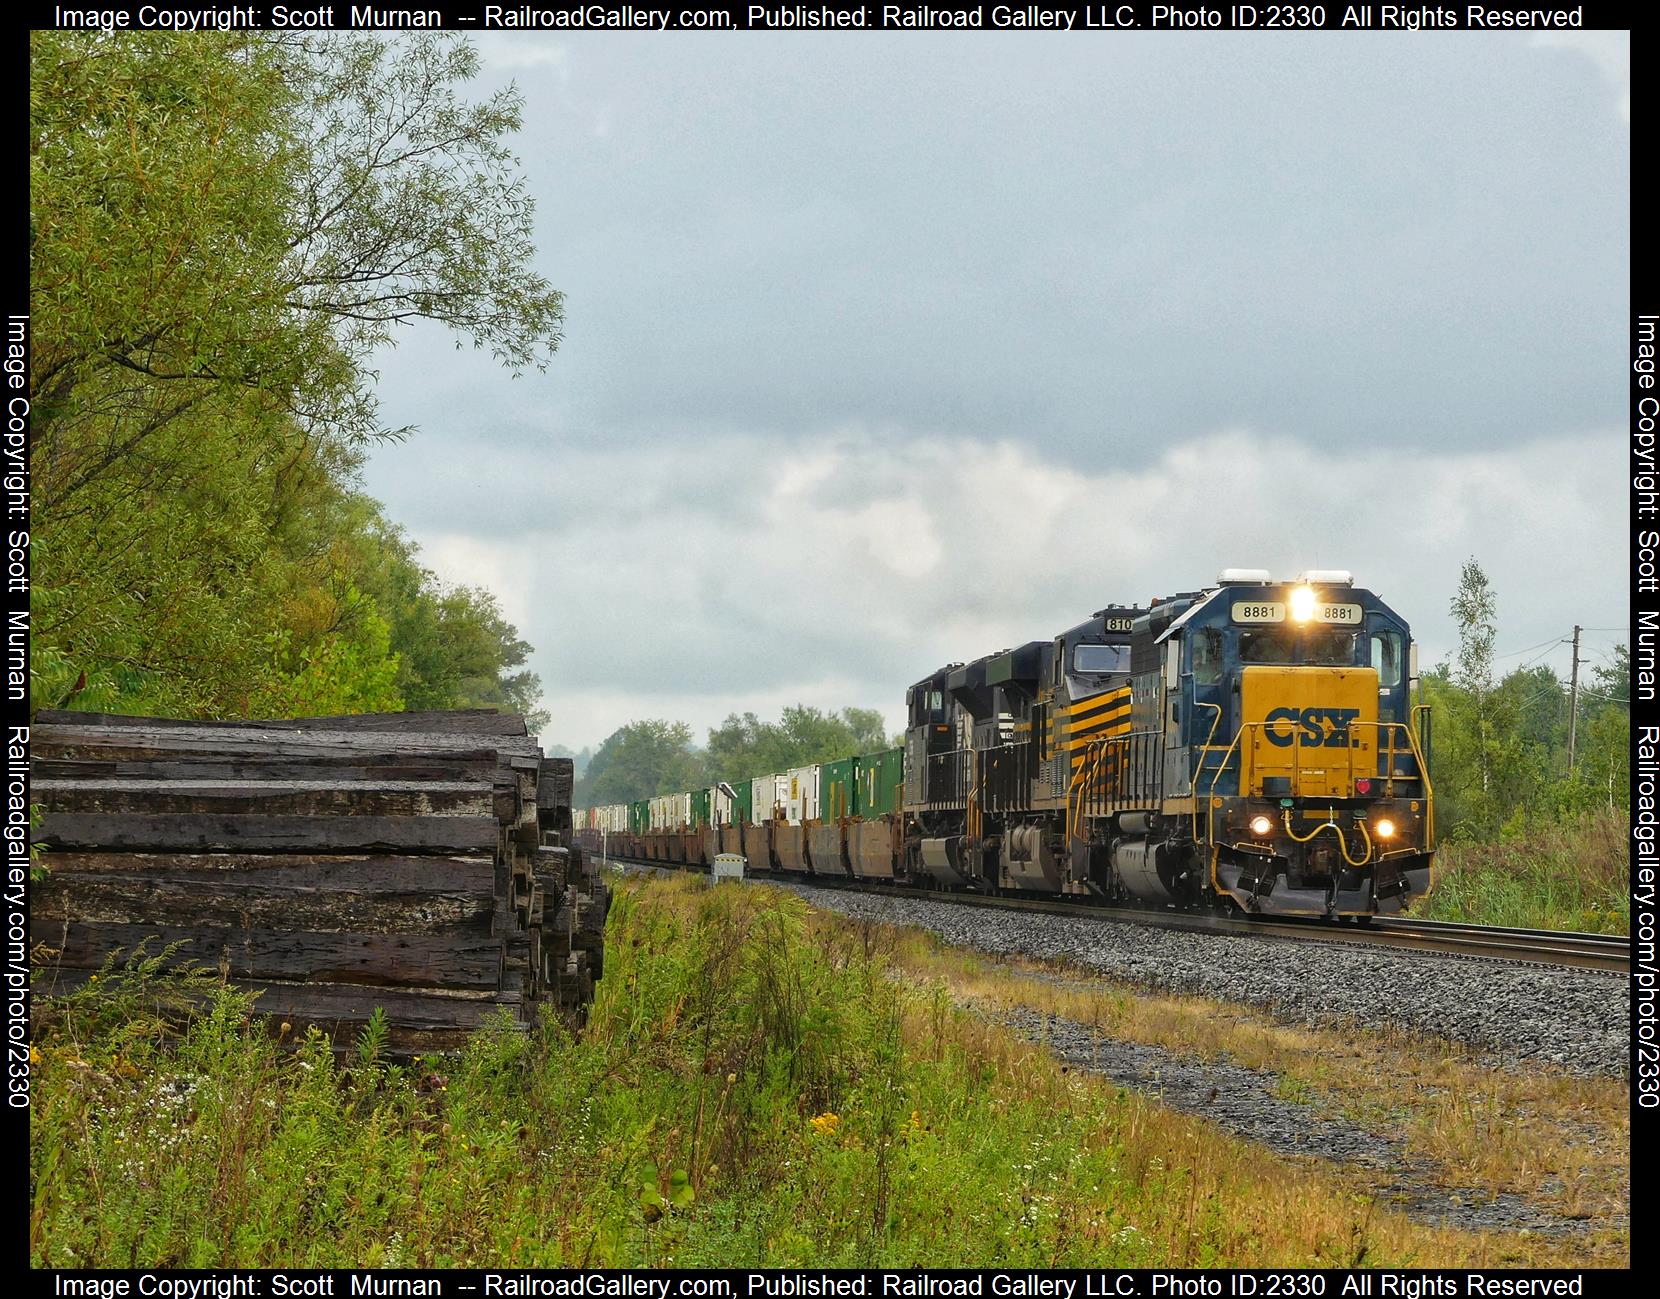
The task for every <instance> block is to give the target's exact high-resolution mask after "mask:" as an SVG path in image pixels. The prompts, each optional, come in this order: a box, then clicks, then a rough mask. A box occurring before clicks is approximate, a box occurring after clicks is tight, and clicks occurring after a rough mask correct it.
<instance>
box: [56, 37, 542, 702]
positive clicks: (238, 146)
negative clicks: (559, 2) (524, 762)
mask: <svg viewBox="0 0 1660 1299" xmlns="http://www.w3.org/2000/svg"><path fill="white" fill-rule="evenodd" d="M477 63H478V57H477V54H476V52H475V51H474V50H473V49H472V48H471V47H470V46H468V45H467V44H466V42H464V41H460V40H457V39H451V38H444V37H427V36H409V37H403V38H399V39H397V40H395V41H390V42H388V41H382V40H379V39H374V38H368V37H358V38H354V39H353V40H350V41H342V40H334V39H326V38H318V37H314V36H313V37H307V36H299V35H294V34H289V33H262V32H242V33H192V34H189V35H187V36H175V35H171V34H163V33H149V32H146V33H141V34H134V33H126V32H109V33H85V32H40V31H37V32H32V33H31V34H30V84H29V100H30V151H29V165H30V174H29V202H30V212H29V218H30V230H29V238H30V247H29V270H30V288H31V303H32V316H33V321H32V328H33V339H32V354H31V362H32V369H31V372H30V400H31V404H32V408H33V415H34V421H35V422H34V428H33V442H32V447H31V455H30V467H31V470H32V475H33V505H34V518H33V524H34V526H33V529H32V531H33V547H32V566H33V592H32V612H33V631H34V640H33V645H32V652H31V658H30V665H29V666H30V700H31V704H32V705H33V706H34V707H41V706H59V707H73V708H84V709H98V710H110V711H128V712H139V713H156V714H171V715H179V716H185V715H190V716H204V717H235V716H281V715H293V714H304V713H329V712H347V711H362V710H373V709H395V708H400V707H408V708H438V707H450V706H459V705H497V706H500V707H503V708H507V709H512V710H514V711H519V712H525V713H533V712H534V710H535V706H536V703H537V700H538V698H539V695H540V688H539V684H538V682H537V680H536V677H535V676H534V675H533V674H531V673H530V672H528V671H525V670H524V668H523V664H524V662H525V659H526V656H527V654H528V653H529V647H528V646H527V645H526V644H525V643H524V642H523V641H522V640H521V639H520V638H519V636H518V634H517V632H516V631H515V630H514V628H513V627H512V626H510V625H509V624H508V623H507V621H506V620H505V619H504V618H503V617H502V615H501V611H500V609H499V607H498V605H497V603H496V601H495V599H494V597H493V596H492V595H491V594H490V593H489V592H487V591H485V590H483V589H480V588H476V587H465V586H462V587H453V586H445V585H444V584H442V583H440V582H439V581H438V580H437V579H436V578H435V577H434V575H433V574H432V573H431V572H430V571H428V570H427V569H426V568H425V567H423V566H422V564H421V563H420V559H419V556H418V554H417V551H416V548H415V546H414V545H413V543H411V541H410V540H409V539H408V537H407V536H405V535H404V533H403V532H402V530H401V529H400V528H398V527H397V526H396V525H395V524H393V523H392V522H390V521H389V520H388V519H387V518H386V517H385V516H384V514H383V513H382V510H381V507H380V506H379V504H378V503H377V502H375V501H373V500H371V499H370V498H368V497H366V496H365V495H363V494H362V492H361V491H359V490H357V489H356V487H355V483H356V475H357V471H358V469H359V467H360V465H361V463H362V461H363V457H364V455H365V452H366V451H367V449H368V448H369V447H370V446H371V445H373V444H374V443H375V442H376V441H377V440H387V439H396V438H398V437H400V436H402V435H403V434H404V433H405V432H407V430H388V429H386V428H384V427H383V426H382V425H381V423H380V421H379V419H378V416H377V410H376V405H375V400H374V396H373V379H374V374H373V372H372V370H371V369H370V364H371V359H372V357H373V355H374V354H375V352H376V351H377V349H380V348H382V347H384V346H386V345H388V344H389V343H390V342H391V340H392V334H393V327H394V326H395V325H398V324H400V323H405V322H409V321H413V320H416V319H427V320H437V321H441V322H443V323H444V324H446V325H448V326H449V327H451V328H452V329H453V330H455V331H456V333H457V335H458V336H459V337H461V338H466V339H468V340H470V341H471V342H473V343H474V344H475V345H476V346H479V347H487V348H489V349H490V350H491V352H492V353H493V354H494V355H495V356H496V357H497V358H498V359H499V360H500V361H502V362H503V363H504V364H505V365H507V366H508V367H509V368H512V369H523V368H525V367H526V366H530V365H536V364H540V362H541V361H542V360H543V359H544V358H546V357H547V356H548V355H549V354H551V352H552V350H553V348H554V346H555V345H556V344H557V342H558V339H559V326H560V320H561V305H560V298H559V294H558V293H557V292H555V291H554V290H553V289H551V288H550V287H549V286H548V285H547V284H546V283H545V282H544V281H543V280H542V279H541V278H540V277H539V276H536V275H534V274H533V273H531V272H530V271H529V270H527V269H526V268H527V266H528V264H529V258H530V254H531V251H532V250H531V245H530V241H529V232H530V225H531V205H530V201H529V199H528V198H527V197H526V196H525V194H524V193H523V190H522V187H521V185H520V183H519V180H518V178H517V175H516V168H515V163H514V159H513V158H512V156H511V154H509V153H508V152H507V151H506V149H505V148H504V146H503V144H502V137H503V136H504V135H506V134H507V133H508V132H510V131H512V130H513V129H515V128H516V127H517V125H518V114H519V106H518V100H517V97H516V95H515V94H513V93H511V92H509V93H503V94H500V95H497V96H493V97H491V98H490V99H488V100H486V101H485V102H483V103H469V102H467V101H466V100H465V99H463V98H462V97H461V96H460V94H459V93H458V87H459V86H460V84H461V83H463V82H465V81H466V80H467V79H468V78H470V77H471V76H473V75H474V73H475V72H476V71H477ZM439 432H440V435H441V431H439ZM540 721H541V719H540V718H533V726H534V725H536V724H539V723H540Z"/></svg>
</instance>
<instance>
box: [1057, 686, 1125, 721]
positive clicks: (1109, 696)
mask: <svg viewBox="0 0 1660 1299" xmlns="http://www.w3.org/2000/svg"><path fill="white" fill-rule="evenodd" d="M1129 698H1130V688H1129V687H1128V686H1125V687H1124V688H1123V689H1121V690H1109V691H1107V693H1106V694H1104V695H1096V696H1095V697H1094V698H1092V699H1087V700H1085V701H1084V702H1083V703H1081V704H1073V705H1071V706H1070V707H1068V708H1066V709H1064V710H1063V716H1066V717H1069V718H1078V717H1085V716H1088V715H1089V714H1090V713H1094V712H1099V711H1100V710H1101V709H1103V708H1109V707H1116V706H1117V705H1119V704H1122V703H1126V702H1127V701H1128V700H1129Z"/></svg>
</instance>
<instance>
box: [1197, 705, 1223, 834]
mask: <svg viewBox="0 0 1660 1299" xmlns="http://www.w3.org/2000/svg"><path fill="white" fill-rule="evenodd" d="M1193 702H1194V703H1195V704H1196V705H1197V706H1198V707H1200V708H1214V709H1215V710H1216V716H1215V717H1213V718H1211V722H1210V734H1209V735H1207V736H1205V747H1204V748H1202V749H1200V750H1199V767H1200V770H1203V769H1204V765H1205V754H1207V753H1209V752H1210V742H1211V741H1212V740H1214V739H1215V738H1216V728H1217V727H1218V726H1220V725H1222V705H1221V704H1211V703H1206V702H1205V701H1204V700H1203V699H1195V700H1194V701H1193ZM1227 762H1228V760H1227V757H1226V755H1224V756H1223V759H1222V765H1223V766H1226V765H1227ZM1210 787H1211V790H1212V792H1214V791H1215V789H1216V777H1215V776H1212V777H1211V780H1210ZM1195 792H1197V791H1195ZM1205 802H1206V806H1207V807H1208V806H1209V803H1210V800H1209V799H1206V800H1205ZM1193 837H1194V838H1195V839H1197V838H1198V837H1199V803H1198V800H1197V799H1195V800H1194V803H1193Z"/></svg>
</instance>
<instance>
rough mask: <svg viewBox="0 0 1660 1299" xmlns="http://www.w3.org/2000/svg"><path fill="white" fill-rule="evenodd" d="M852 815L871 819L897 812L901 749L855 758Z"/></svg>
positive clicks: (902, 784) (902, 783) (901, 779)
mask: <svg viewBox="0 0 1660 1299" xmlns="http://www.w3.org/2000/svg"><path fill="white" fill-rule="evenodd" d="M853 762H854V779H855V783H856V789H855V792H854V797H853V815H854V816H859V817H864V818H865V819H866V820H874V819H875V818H876V817H879V816H883V815H885V814H886V813H889V812H897V811H899V799H900V794H901V792H902V791H903V790H904V788H905V750H904V749H883V750H882V752H880V753H867V754H865V755H864V756H863V757H860V758H855V759H854V760H853Z"/></svg>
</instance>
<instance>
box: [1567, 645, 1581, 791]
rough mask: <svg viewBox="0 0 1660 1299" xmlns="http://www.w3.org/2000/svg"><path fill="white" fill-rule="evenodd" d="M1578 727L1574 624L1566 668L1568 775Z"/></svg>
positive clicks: (1576, 661)
mask: <svg viewBox="0 0 1660 1299" xmlns="http://www.w3.org/2000/svg"><path fill="white" fill-rule="evenodd" d="M1578 729H1579V626H1578V624H1575V626H1574V662H1573V667H1571V668H1570V669H1569V670H1568V775H1570V776H1572V775H1573V774H1574V738H1575V735H1576V733H1577V731H1578Z"/></svg>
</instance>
